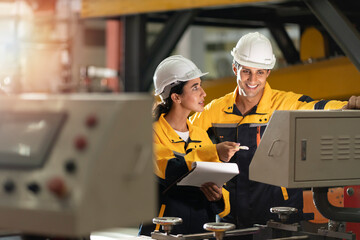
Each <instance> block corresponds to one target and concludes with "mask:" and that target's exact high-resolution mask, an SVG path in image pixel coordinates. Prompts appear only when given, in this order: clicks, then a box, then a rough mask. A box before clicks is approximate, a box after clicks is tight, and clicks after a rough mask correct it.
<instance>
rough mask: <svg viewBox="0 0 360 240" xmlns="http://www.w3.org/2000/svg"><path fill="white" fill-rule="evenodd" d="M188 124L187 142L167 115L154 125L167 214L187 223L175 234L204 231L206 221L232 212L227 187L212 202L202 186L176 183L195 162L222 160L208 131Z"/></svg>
mask: <svg viewBox="0 0 360 240" xmlns="http://www.w3.org/2000/svg"><path fill="white" fill-rule="evenodd" d="M187 125H188V128H189V140H188V141H187V142H185V141H184V140H183V139H181V138H180V137H179V135H178V134H177V133H176V132H175V131H174V130H173V128H172V127H171V126H170V125H169V124H168V122H167V121H166V120H165V118H164V114H162V115H161V116H160V118H159V120H158V121H156V122H155V123H154V124H153V131H154V155H155V156H154V158H155V174H156V175H157V177H158V180H159V190H160V191H159V200H160V204H161V206H163V207H162V210H163V216H171V217H181V218H182V219H183V223H182V224H181V225H176V226H175V227H174V228H173V230H172V231H171V232H172V233H174V234H178V233H181V234H190V233H199V232H204V231H205V230H204V229H203V225H204V223H207V222H214V221H215V217H216V214H218V215H219V216H220V217H225V216H226V215H227V214H229V212H230V202H229V193H228V191H227V190H226V189H224V188H223V189H222V193H223V197H222V199H221V200H219V201H216V202H209V201H208V200H207V199H206V197H205V195H204V194H203V193H202V192H201V191H200V189H199V188H198V187H192V186H177V185H176V184H175V183H176V181H177V180H178V179H179V178H181V177H182V176H183V175H185V174H186V173H188V172H189V171H190V170H191V168H192V163H193V162H195V161H206V162H220V160H219V157H218V153H217V150H216V145H214V144H213V143H212V141H211V140H210V138H209V136H208V135H207V133H206V131H204V130H202V129H201V128H199V127H195V126H193V125H192V124H191V123H190V122H189V121H188V120H187ZM164 208H165V209H164Z"/></svg>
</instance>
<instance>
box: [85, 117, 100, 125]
mask: <svg viewBox="0 0 360 240" xmlns="http://www.w3.org/2000/svg"><path fill="white" fill-rule="evenodd" d="M97 124H98V118H97V117H96V115H90V116H88V117H87V118H86V126H87V127H88V128H94V127H95V126H96V125H97Z"/></svg>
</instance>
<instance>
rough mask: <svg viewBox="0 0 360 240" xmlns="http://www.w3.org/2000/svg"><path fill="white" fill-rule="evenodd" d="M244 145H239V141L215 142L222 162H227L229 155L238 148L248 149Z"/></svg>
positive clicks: (232, 154)
mask: <svg viewBox="0 0 360 240" xmlns="http://www.w3.org/2000/svg"><path fill="white" fill-rule="evenodd" d="M245 147H246V146H240V143H236V142H221V143H218V144H216V150H217V152H218V155H219V159H220V160H221V161H222V162H229V161H230V159H231V157H232V156H234V154H235V153H236V152H237V151H239V150H240V149H244V150H248V149H249V148H247V147H246V148H247V149H246V148H245Z"/></svg>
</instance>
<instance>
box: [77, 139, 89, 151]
mask: <svg viewBox="0 0 360 240" xmlns="http://www.w3.org/2000/svg"><path fill="white" fill-rule="evenodd" d="M74 144H75V148H76V149H77V150H79V151H83V150H84V149H85V148H86V147H87V141H86V138H85V137H83V136H79V137H77V138H76V139H75V142H74Z"/></svg>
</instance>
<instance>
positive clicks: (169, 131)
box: [159, 113, 193, 143]
mask: <svg viewBox="0 0 360 240" xmlns="http://www.w3.org/2000/svg"><path fill="white" fill-rule="evenodd" d="M164 116H165V113H163V114H161V115H160V117H159V125H160V127H161V128H162V130H163V131H164V132H165V135H166V136H167V138H168V139H169V141H170V142H175V143H176V142H183V141H184V140H182V139H181V138H180V136H179V135H178V134H177V133H176V132H175V131H174V129H173V128H172V127H171V126H170V124H169V123H168V122H167V121H166V119H165V117H164ZM186 124H187V125H188V128H189V137H190V136H191V135H192V131H193V128H192V124H191V123H190V122H189V120H188V119H186Z"/></svg>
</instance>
